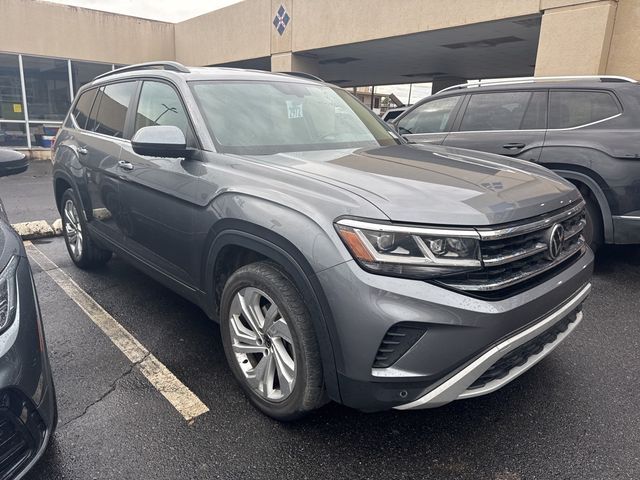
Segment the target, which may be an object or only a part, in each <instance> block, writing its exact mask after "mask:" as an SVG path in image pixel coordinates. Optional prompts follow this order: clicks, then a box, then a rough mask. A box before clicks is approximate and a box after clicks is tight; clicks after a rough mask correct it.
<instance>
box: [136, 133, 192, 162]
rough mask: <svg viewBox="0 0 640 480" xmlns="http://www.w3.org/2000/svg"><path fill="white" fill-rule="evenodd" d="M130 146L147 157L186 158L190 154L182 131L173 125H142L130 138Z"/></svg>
mask: <svg viewBox="0 0 640 480" xmlns="http://www.w3.org/2000/svg"><path fill="white" fill-rule="evenodd" d="M131 146H132V147H133V151H134V152H136V153H137V154H138V155H144V156H147V157H168V158H186V157H188V156H189V154H190V152H189V150H187V140H186V139H185V137H184V133H183V132H182V130H180V129H179V128H178V127H175V126H173V125H154V126H152V127H143V128H141V129H140V130H138V131H137V132H136V134H135V135H134V136H133V138H132V139H131Z"/></svg>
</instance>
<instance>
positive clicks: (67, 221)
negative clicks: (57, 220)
mask: <svg viewBox="0 0 640 480" xmlns="http://www.w3.org/2000/svg"><path fill="white" fill-rule="evenodd" d="M64 231H65V235H66V237H67V243H68V244H69V248H70V249H71V253H72V255H73V256H74V258H76V259H78V258H80V257H81V256H82V239H83V236H82V235H83V234H82V225H81V224H80V217H79V216H78V210H77V209H76V206H75V204H74V203H73V201H72V200H67V201H66V202H65V204H64Z"/></svg>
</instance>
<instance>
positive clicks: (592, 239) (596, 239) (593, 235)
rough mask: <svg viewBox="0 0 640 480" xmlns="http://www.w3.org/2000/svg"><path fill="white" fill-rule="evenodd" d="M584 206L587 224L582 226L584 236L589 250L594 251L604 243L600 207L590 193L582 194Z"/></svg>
mask: <svg viewBox="0 0 640 480" xmlns="http://www.w3.org/2000/svg"><path fill="white" fill-rule="evenodd" d="M583 196H584V199H585V201H586V202H587V206H586V217H587V224H586V225H585V227H584V230H583V233H584V238H585V240H586V242H587V244H588V245H589V247H591V250H593V251H594V252H596V251H597V250H598V249H599V248H600V247H601V246H602V244H603V243H604V229H603V226H602V213H601V212H600V207H599V206H598V203H597V202H596V201H595V199H594V198H593V196H592V195H591V194H586V195H583Z"/></svg>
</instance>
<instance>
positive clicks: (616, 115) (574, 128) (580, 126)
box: [548, 112, 622, 132]
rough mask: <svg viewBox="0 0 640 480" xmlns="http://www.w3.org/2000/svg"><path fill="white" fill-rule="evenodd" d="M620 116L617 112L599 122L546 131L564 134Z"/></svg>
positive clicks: (620, 113)
mask: <svg viewBox="0 0 640 480" xmlns="http://www.w3.org/2000/svg"><path fill="white" fill-rule="evenodd" d="M620 115H622V112H618V113H616V114H615V115H611V116H610V117H607V118H602V119H600V120H596V121H595V122H589V123H584V124H582V125H577V126H575V127H566V128H549V129H548V130H549V131H550V132H566V131H570V130H578V129H580V128H584V127H590V126H591V125H597V124H598V123H602V122H607V121H609V120H613V119H614V118H618V117H619V116H620Z"/></svg>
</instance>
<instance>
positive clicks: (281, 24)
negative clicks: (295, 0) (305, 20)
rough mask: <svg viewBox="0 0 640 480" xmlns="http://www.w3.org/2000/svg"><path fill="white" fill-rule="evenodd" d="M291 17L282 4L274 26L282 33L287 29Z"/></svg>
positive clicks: (274, 20)
mask: <svg viewBox="0 0 640 480" xmlns="http://www.w3.org/2000/svg"><path fill="white" fill-rule="evenodd" d="M290 20H291V17H290V16H289V14H288V13H287V10H286V9H285V8H284V5H280V8H279V9H278V11H277V12H276V16H275V17H274V19H273V26H274V27H275V28H276V30H277V31H278V33H279V34H280V35H282V34H283V33H284V31H285V30H286V29H287V25H288V24H289V21H290Z"/></svg>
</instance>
